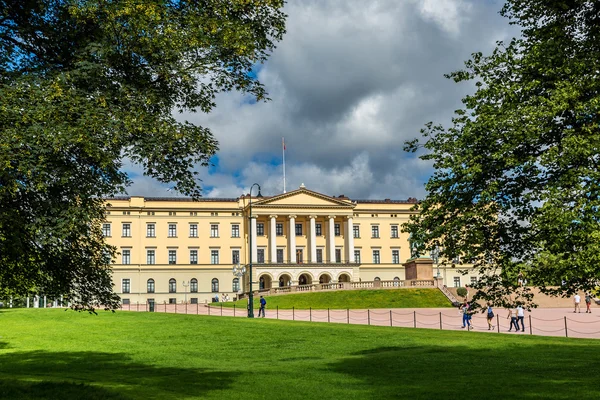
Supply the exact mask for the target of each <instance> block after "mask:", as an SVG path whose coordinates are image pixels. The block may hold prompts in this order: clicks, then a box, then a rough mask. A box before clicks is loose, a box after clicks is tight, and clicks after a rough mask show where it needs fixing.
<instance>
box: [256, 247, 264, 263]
mask: <svg viewBox="0 0 600 400" xmlns="http://www.w3.org/2000/svg"><path fill="white" fill-rule="evenodd" d="M256 262H257V263H259V264H264V263H265V249H257V250H256Z"/></svg>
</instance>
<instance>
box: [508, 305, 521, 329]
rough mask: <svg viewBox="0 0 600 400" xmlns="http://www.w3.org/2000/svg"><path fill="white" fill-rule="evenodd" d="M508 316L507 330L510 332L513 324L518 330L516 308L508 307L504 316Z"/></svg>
mask: <svg viewBox="0 0 600 400" xmlns="http://www.w3.org/2000/svg"><path fill="white" fill-rule="evenodd" d="M509 318H510V328H509V329H508V331H509V332H512V328H513V326H514V327H515V331H517V332H518V331H519V325H517V310H515V309H514V308H509V309H508V315H507V316H506V319H509Z"/></svg>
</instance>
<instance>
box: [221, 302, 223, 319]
mask: <svg viewBox="0 0 600 400" xmlns="http://www.w3.org/2000/svg"><path fill="white" fill-rule="evenodd" d="M222 316H223V303H221V317H222Z"/></svg>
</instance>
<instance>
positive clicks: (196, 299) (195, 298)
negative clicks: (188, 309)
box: [190, 297, 198, 304]
mask: <svg viewBox="0 0 600 400" xmlns="http://www.w3.org/2000/svg"><path fill="white" fill-rule="evenodd" d="M190 304H198V298H197V297H192V298H190Z"/></svg>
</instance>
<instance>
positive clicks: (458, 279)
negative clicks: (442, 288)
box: [454, 276, 460, 287]
mask: <svg viewBox="0 0 600 400" xmlns="http://www.w3.org/2000/svg"><path fill="white" fill-rule="evenodd" d="M454 287H460V276H455V277H454Z"/></svg>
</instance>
